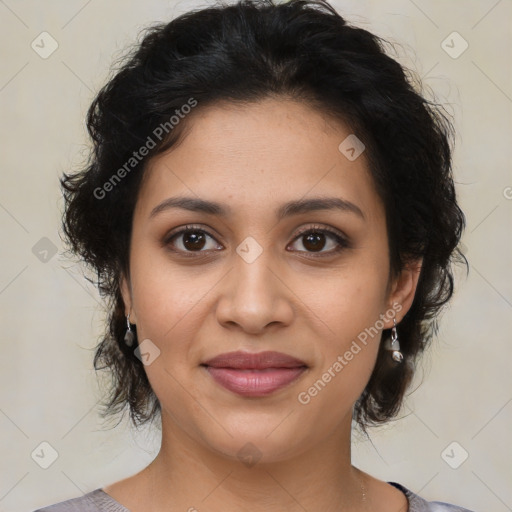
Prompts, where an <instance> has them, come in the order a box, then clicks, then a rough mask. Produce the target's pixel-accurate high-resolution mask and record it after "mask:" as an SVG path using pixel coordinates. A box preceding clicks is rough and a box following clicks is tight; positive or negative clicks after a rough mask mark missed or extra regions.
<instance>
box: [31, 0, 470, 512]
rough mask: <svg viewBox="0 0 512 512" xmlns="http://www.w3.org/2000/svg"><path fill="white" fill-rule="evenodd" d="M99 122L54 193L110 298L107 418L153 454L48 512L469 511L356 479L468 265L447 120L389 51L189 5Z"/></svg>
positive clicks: (279, 15) (322, 17)
mask: <svg viewBox="0 0 512 512" xmlns="http://www.w3.org/2000/svg"><path fill="white" fill-rule="evenodd" d="M88 127H89V132H90V134H91V137H92V140H93V143H94V151H93V153H92V156H91V159H90V162H89V164H88V166H87V167H86V168H85V169H83V171H81V172H79V173H76V174H74V175H65V176H64V177H63V179H62V185H63V189H64V193H65V199H66V211H65V218H64V231H65V234H66V235H67V237H68V240H69V243H70V247H71V249H72V250H73V251H74V252H75V253H76V254H78V255H79V256H81V257H82V258H83V260H84V261H85V262H86V263H87V264H88V265H89V266H90V267H91V268H92V269H94V271H95V273H96V275H97V277H98V285H99V289H100V290H101V291H102V293H103V294H104V295H105V296H106V297H108V298H109V299H110V302H109V304H110V317H109V329H108V332H107V334H106V335H105V337H104V339H103V341H102V343H101V344H100V345H99V347H98V349H97V352H96V356H95V367H96V368H97V369H100V368H107V369H109V370H110V371H111V372H112V388H111V390H110V395H109V397H108V400H107V403H106V405H107V409H106V414H112V415H116V414H117V413H120V412H121V411H123V409H124V408H125V407H126V406H127V407H128V409H129V412H130V417H131V419H132V421H133V423H134V424H135V425H142V424H144V423H146V422H148V421H156V420H157V419H158V421H160V420H161V429H162V444H161V449H160V452H159V453H158V455H157V457H156V458H155V460H154V461H153V462H152V463H151V464H150V465H149V466H147V467H146V468H144V469H143V470H142V471H141V472H139V473H137V474H136V475H133V476H131V477H129V478H127V479H124V480H122V481H119V482H116V483H113V484H111V485H108V486H105V487H103V488H100V489H96V490H95V491H92V492H90V493H88V494H86V495H85V496H83V497H80V498H75V499H73V500H68V501H67V502H63V503H61V504H56V505H53V506H50V507H46V508H43V509H41V511H44V512H58V511H64V510H80V511H96V510H98V511H99V510H110V511H117V512H121V511H124V512H126V511H127V510H128V511H131V512H148V511H150V512H153V511H154V512H156V511H163V510H166V511H167V510H172V511H174V510H189V511H194V510H209V511H218V510H222V511H231V510H250V511H252V512H254V511H265V512H268V511H283V510H290V511H303V510H307V511H308V512H316V511H319V510H322V511H348V510H350V511H351V512H359V511H369V510H372V511H378V512H398V511H401V512H406V511H409V512H415V511H424V510H425V511H449V510H466V509H462V508H460V507H455V506H453V505H448V504H445V503H441V502H427V501H426V500H425V499H423V498H422V497H420V496H418V495H416V494H415V493H413V492H412V491H410V490H409V489H407V488H406V487H404V486H403V485H400V484H398V483H395V482H385V481H381V480H378V479H376V478H374V477H372V476H371V475H369V474H367V473H364V472H363V471H361V470H359V469H357V468H356V467H354V466H352V464H351V458H350V442H351V429H352V422H353V421H354V422H355V423H357V425H358V426H359V427H360V428H361V429H362V431H363V432H365V431H366V430H365V429H366V428H367V427H368V426H370V425H378V424H382V423H384V422H386V421H388V420H390V419H391V418H393V417H394V416H395V415H396V413H397V412H398V411H399V408H400V405H401V403H402V399H403V396H404V393H405V391H406V389H407V386H408V385H409V383H410V381H411V378H412V376H413V373H414V368H415V362H416V361H417V358H418V357H419V356H420V354H421V353H422V352H423V350H424V349H425V348H426V347H427V345H428V343H429V341H430V339H431V338H432V334H433V332H434V330H435V326H436V315H437V314H438V313H439V311H440V309H441V308H442V306H443V305H444V304H446V303H447V301H448V300H449V299H450V297H451V295H452V292H453V275H452V264H453V262H454V261H456V260H458V261H463V257H462V255H461V253H460V252H459V251H458V249H457V245H458V243H459V240H460V237H461V233H462V230H463V227H464V215H463V213H462V212H461V210H460V208H459V206H458V204H457V201H456V196H455V191H454V184H453V178H452V172H451V145H450V136H451V134H452V127H451V124H450V122H449V121H448V120H447V119H446V118H445V117H444V115H443V114H442V110H441V109H440V108H438V107H437V106H436V105H434V104H432V103H430V102H428V101H427V100H426V99H425V98H423V97H422V96H421V95H419V94H418V93H417V92H416V91H415V90H414V88H413V87H412V85H411V84H410V82H409V81H408V79H407V78H406V75H405V73H404V70H403V68H402V67H401V66H400V65H399V64H398V63H397V62H396V61H394V60H393V59H391V58H390V57H388V56H387V55H386V54H385V53H384V49H383V42H382V41H381V40H380V39H378V38H377V37H376V36H374V35H372V34H371V33H369V32H367V31H365V30H362V29H358V28H354V27H350V26H348V25H347V24H346V23H345V21H344V20H343V18H341V17H340V16H339V15H338V14H337V13H336V12H335V10H334V9H333V8H332V7H331V6H330V5H329V4H328V3H326V2H324V1H318V2H314V1H307V0H291V1H289V2H287V3H283V4H274V3H273V2H271V1H270V0H257V1H242V2H240V3H237V4H234V5H231V6H222V5H220V6H217V7H211V8H207V9H202V10H197V11H194V12H190V13H187V14H185V15H183V16H180V17H179V18H177V19H175V20H174V21H172V22H170V23H169V24H167V25H162V26H159V27H156V28H153V29H151V30H149V31H148V33H147V34H146V36H145V38H144V39H143V41H142V42H141V44H140V46H139V47H138V48H137V49H136V51H134V53H133V54H132V55H131V56H130V58H129V59H128V60H127V62H126V63H125V64H124V66H123V67H122V68H121V69H120V70H119V71H118V72H117V74H116V75H115V76H114V77H113V79H112V80H111V81H110V82H109V83H108V84H107V85H106V86H105V87H104V88H103V89H102V91H101V92H100V93H99V95H98V96H97V97H96V99H95V100H94V102H93V104H92V106H91V108H90V111H89V115H88ZM196 507H197V508H196ZM41 511H40V512H41Z"/></svg>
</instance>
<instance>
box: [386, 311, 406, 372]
mask: <svg viewBox="0 0 512 512" xmlns="http://www.w3.org/2000/svg"><path fill="white" fill-rule="evenodd" d="M385 348H386V349H387V350H391V357H392V358H393V361H396V362H397V363H401V362H402V361H403V359H404V355H403V354H402V352H400V343H399V342H398V334H397V332H396V320H395V319H394V318H393V327H392V328H391V338H390V339H388V340H387V341H386V344H385Z"/></svg>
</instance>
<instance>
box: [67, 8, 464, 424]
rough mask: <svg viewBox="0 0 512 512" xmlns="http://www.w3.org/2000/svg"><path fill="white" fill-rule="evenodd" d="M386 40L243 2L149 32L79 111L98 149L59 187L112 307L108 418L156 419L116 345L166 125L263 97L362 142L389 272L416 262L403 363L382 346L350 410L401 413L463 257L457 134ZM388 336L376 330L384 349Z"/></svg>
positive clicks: (318, 13) (382, 416)
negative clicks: (144, 201) (147, 173)
mask: <svg viewBox="0 0 512 512" xmlns="http://www.w3.org/2000/svg"><path fill="white" fill-rule="evenodd" d="M387 44H388V43H387V42H386V41H384V40H383V39H381V38H379V37H377V36H375V35H373V34H371V33H370V32H368V31H366V30H363V29H361V28H356V27H352V26H349V25H348V24H347V23H346V21H345V20H344V19H343V18H342V17H341V16H340V15H339V14H338V13H337V12H336V11H335V10H334V8H333V7H332V6H331V5H329V4H328V3H327V2H326V1H324V0H317V1H315V0H290V1H288V2H285V3H277V2H275V1H274V0H241V1H239V2H237V3H235V4H232V5H225V4H222V3H219V4H218V5H215V6H210V7H207V8H203V9H197V10H195V11H190V12H188V13H185V14H183V15H181V16H179V17H178V18H176V19H174V20H173V21H171V22H170V23H168V24H161V25H157V26H153V27H151V28H149V29H146V31H145V33H144V37H143V39H142V41H140V42H139V43H138V44H137V45H136V47H135V48H134V50H133V51H131V53H130V54H129V55H127V56H126V57H125V59H124V60H122V61H121V63H120V65H119V66H118V69H117V70H116V72H115V74H114V76H113V77H112V78H111V80H110V81H109V82H108V83H107V84H106V85H105V86H104V87H103V88H102V89H101V91H100V92H99V93H98V95H97V96H96V98H95V99H94V101H93V103H92V105H91V106H90V109H89V111H88V116H87V127H88V131H89V134H90V136H91V138H92V142H93V149H92V151H91V154H90V157H89V160H88V162H87V164H86V165H85V166H83V167H82V168H81V169H80V170H79V171H78V172H74V173H69V174H64V175H63V177H62V178H61V186H62V189H63V193H64V200H65V211H64V214H63V228H64V234H65V237H66V238H67V242H68V245H69V248H70V250H71V251H72V252H73V253H74V254H76V255H78V256H79V257H80V258H81V259H82V260H83V261H84V262H85V263H86V264H87V265H88V267H89V268H91V269H92V270H93V271H94V279H93V278H89V279H90V280H91V281H93V282H94V283H95V284H96V285H97V286H98V288H99V290H100V293H101V295H102V296H103V297H104V298H106V299H107V303H108V306H107V312H108V329H107V330H106V332H105V334H104V336H102V339H101V341H100V343H99V344H98V346H97V347H96V353H95V357H94V367H95V369H96V370H99V369H108V370H109V371H110V372H111V374H110V376H111V378H112V381H111V385H110V386H109V388H108V390H107V391H108V395H107V396H106V397H105V402H104V404H103V405H104V406H105V410H104V411H103V416H104V417H107V416H109V415H117V414H118V413H120V412H123V413H124V411H125V409H126V406H128V408H129V412H130V418H131V420H132V422H133V424H134V425H135V426H139V425H142V424H144V423H146V422H147V421H150V420H153V419H154V418H155V417H157V416H158V414H159V413H160V411H161V409H160V403H159V401H158V399H157V397H156V396H155V394H154V392H153V390H152V389H151V386H150V383H149V381H148V379H147V377H146V373H145V371H144V367H143V364H142V363H141V361H140V360H139V359H138V358H137V357H136V356H135V355H134V351H133V349H130V348H129V347H127V346H126V345H125V344H124V343H123V337H124V334H125V330H126V317H125V306H124V303H123V299H122V296H121V292H120V280H121V277H122V276H123V275H125V276H128V275H129V246H130V236H131V228H132V217H133V212H134V207H135V203H136V201H137V194H138V191H139V189H140V185H141V180H142V178H143V175H144V168H145V166H146V164H147V162H148V161H149V159H151V158H152V157H153V156H155V155H156V154H159V153H161V152H162V151H165V150H167V149H168V148H170V147H172V146H173V145H176V144H178V143H179V141H180V140H182V135H183V132H184V128H185V127H186V126H187V122H188V121H189V120H190V119H192V118H193V115H194V113H192V114H191V115H190V116H188V117H186V118H185V119H183V120H181V122H178V123H177V124H176V125H175V126H174V127H169V119H170V116H172V115H173V114H174V113H176V114H179V113H180V112H181V109H182V108H183V106H184V105H187V104H189V105H190V104H192V102H191V100H192V101H193V102H196V105H197V106H196V107H195V108H196V110H197V109H201V108H202V107H205V106H207V105H210V104H214V103H216V102H220V101H228V102H243V103H249V102H254V101H258V100H260V99H264V98H267V97H276V98H287V99H294V100H298V101H301V102H304V103H305V104H309V105H311V106H312V107H314V108H315V109H317V110H319V111H320V112H322V113H324V114H325V115H326V116H330V117H331V118H334V119H338V120H342V121H343V122H345V123H347V124H348V126H350V128H351V130H352V132H353V133H355V134H357V137H358V138H359V139H361V140H362V141H363V143H364V144H365V146H366V152H365V156H366V158H367V162H368V166H369V170H370V172H371V175H372V177H373V180H374V183H375V185H376V189H377V191H378V194H379V196H380V198H381V199H382V201H383V204H384V206H385V211H386V223H387V230H388V240H389V251H390V262H391V269H390V270H391V272H392V273H393V274H394V275H397V274H398V273H399V272H400V270H401V269H403V268H404V265H405V264H407V263H408V262H411V261H416V260H418V259H422V260H423V264H422V269H421V273H420V277H419V282H418V286H417V290H416V295H415V298H414V301H413V304H412V306H411V308H410V310H409V311H408V312H407V314H406V315H405V317H404V318H403V320H402V322H401V323H400V342H401V350H402V352H403V354H404V357H405V361H406V362H405V364H403V363H402V364H394V363H393V361H392V360H390V359H391V358H390V357H389V355H388V353H387V352H385V350H384V349H383V343H381V347H380V349H379V353H378V358H377V363H376V366H375V368H374V370H373V373H372V375H371V377H370V380H369V382H368V384H367V386H366V388H365V389H364V391H363V393H362V395H361V396H360V398H359V399H358V401H357V402H356V404H355V407H354V420H356V421H357V423H358V424H359V426H360V427H361V428H362V430H363V431H366V427H367V426H371V425H377V424H379V423H382V422H385V421H386V420H389V419H391V418H392V417H393V416H395V415H396V414H397V412H398V411H399V409H400V406H401V403H402V400H403V396H404V394H405V391H406V389H407V387H408V385H409V384H410V382H411V379H412V375H413V373H414V368H415V362H416V360H417V357H418V356H419V355H420V354H421V352H422V351H423V350H424V349H425V348H426V346H427V345H428V344H429V342H430V340H431V339H432V337H433V335H434V334H435V333H436V331H437V322H436V318H437V317H438V315H439V313H440V311H441V309H442V307H443V305H445V304H446V302H447V301H448V300H449V299H450V297H451V296H452V294H453V287H454V278H453V272H452V264H453V263H455V262H464V263H465V264H466V265H467V261H466V259H465V258H464V256H463V254H462V252H461V251H460V250H459V249H458V243H459V241H460V237H461V234H462V231H463V229H464V226H465V218H464V214H463V213H462V211H461V210H460V208H459V206H458V204H457V202H456V195H455V189H454V182H453V177H452V171H451V148H452V142H453V126H452V124H451V122H450V120H449V117H448V115H447V114H446V113H445V110H444V108H443V107H442V106H440V105H438V104H437V103H435V102H434V101H431V100H428V99H426V98H425V97H423V95H422V93H421V91H417V90H416V87H417V86H418V85H417V83H416V85H415V80H417V79H416V78H415V75H414V74H413V73H411V72H410V71H409V70H407V69H405V68H404V67H402V66H401V65H400V64H399V63H398V62H397V61H396V60H394V59H393V58H391V57H390V56H388V55H387V54H386V53H385V49H386V45H387ZM418 83H419V82H418ZM189 110H190V109H189ZM180 118H183V116H180ZM166 123H167V124H166ZM162 126H166V127H167V128H166V129H165V132H166V133H165V136H162V134H163V131H162V129H161V127H162ZM159 127H160V128H159ZM158 130H160V131H158ZM156 134H160V136H155V135H156ZM150 139H151V142H152V144H149V140H150ZM140 148H146V151H140V153H141V154H142V153H146V154H145V155H144V157H141V156H140V155H139V150H140ZM134 155H137V158H136V159H135V156H134ZM126 162H131V163H130V168H127V166H126ZM122 169H124V172H123V171H122ZM116 170H118V171H117V175H116V173H115V171H116ZM114 178H115V180H114ZM121 178H122V179H121ZM106 192H108V193H106ZM133 329H134V332H135V334H136V327H135V326H134V327H133ZM389 335H390V330H385V331H384V333H383V340H384V339H385V338H386V337H388V336H389Z"/></svg>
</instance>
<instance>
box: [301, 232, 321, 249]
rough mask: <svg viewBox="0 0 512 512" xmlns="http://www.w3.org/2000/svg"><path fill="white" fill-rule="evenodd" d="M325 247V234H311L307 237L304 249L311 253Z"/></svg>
mask: <svg viewBox="0 0 512 512" xmlns="http://www.w3.org/2000/svg"><path fill="white" fill-rule="evenodd" d="M324 245H325V235H324V234H323V233H309V234H308V235H306V243H304V247H305V248H306V249H308V250H311V251H318V250H320V249H323V247H324Z"/></svg>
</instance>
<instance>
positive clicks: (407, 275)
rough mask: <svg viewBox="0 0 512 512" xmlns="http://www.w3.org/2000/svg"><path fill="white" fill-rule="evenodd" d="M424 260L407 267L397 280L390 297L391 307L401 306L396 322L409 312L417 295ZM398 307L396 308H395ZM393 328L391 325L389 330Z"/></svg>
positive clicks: (410, 263) (416, 261)
mask: <svg viewBox="0 0 512 512" xmlns="http://www.w3.org/2000/svg"><path fill="white" fill-rule="evenodd" d="M422 263H423V260H422V259H421V260H414V261H411V262H409V263H407V264H406V265H405V267H404V268H403V269H402V271H401V272H400V275H399V276H398V277H396V278H395V280H394V282H393V285H392V289H391V293H390V296H389V299H388V300H389V307H393V305H396V304H399V305H400V306H401V308H400V310H399V311H400V313H399V314H397V315H396V321H397V323H399V322H400V321H401V320H402V318H403V317H404V316H405V315H406V313H407V311H409V309H410V307H411V305H412V303H413V301H414V296H415V294H416V288H417V287H418V281H419V277H420V274H421V267H422ZM395 307H396V306H395ZM391 327H392V323H390V325H389V327H388V328H391Z"/></svg>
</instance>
